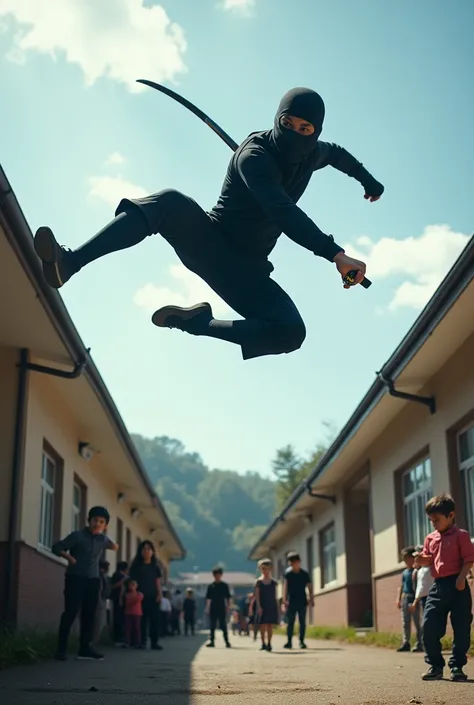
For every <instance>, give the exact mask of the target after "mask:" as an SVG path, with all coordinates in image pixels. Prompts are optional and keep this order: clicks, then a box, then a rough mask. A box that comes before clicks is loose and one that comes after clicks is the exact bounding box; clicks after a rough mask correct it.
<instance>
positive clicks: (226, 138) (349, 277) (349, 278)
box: [137, 78, 372, 289]
mask: <svg viewBox="0 0 474 705" xmlns="http://www.w3.org/2000/svg"><path fill="white" fill-rule="evenodd" d="M137 83H143V85H145V86H149V87H150V88H154V89H155V90H156V91H159V92H160V93H164V94H165V95H167V96H169V97H170V98H173V100H175V101H176V102H177V103H180V105H183V106H184V107H185V108H187V109H188V110H190V111H191V112H192V113H193V115H196V117H198V118H199V119H200V120H202V121H203V123H204V124H205V125H207V126H208V127H210V128H211V130H212V131H213V132H215V133H216V135H218V136H219V137H220V138H221V140H222V141H223V142H225V143H226V145H227V146H228V147H230V148H231V150H232V151H233V152H235V151H236V150H237V148H238V146H239V145H238V144H237V142H234V140H233V139H232V137H230V135H228V134H227V132H224V130H223V129H222V127H219V125H218V124H217V123H216V122H214V120H211V118H210V117H209V115H206V113H205V112H204V111H203V110H201V109H200V108H198V107H197V106H196V105H194V103H191V101H190V100H187V99H186V98H183V96H181V95H179V93H176V92H175V91H172V90H171V89H170V88H166V86H162V85H161V83H155V81H148V80H147V79H146V78H139V79H137ZM356 276H357V270H355V269H354V270H352V271H350V272H347V274H346V275H345V276H344V277H343V278H342V281H343V283H344V284H346V285H349V286H354V284H355V278H356ZM360 284H361V286H363V287H364V289H368V288H369V286H370V285H371V284H372V282H371V281H370V279H367V277H364V279H363V280H362V281H361V283H360Z"/></svg>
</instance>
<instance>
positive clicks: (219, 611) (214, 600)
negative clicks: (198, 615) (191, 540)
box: [206, 568, 231, 649]
mask: <svg viewBox="0 0 474 705" xmlns="http://www.w3.org/2000/svg"><path fill="white" fill-rule="evenodd" d="M223 572H224V571H223V570H222V568H214V570H213V571H212V574H213V576H214V582H213V583H211V584H210V585H209V587H208V588H207V593H206V613H207V614H208V615H209V616H210V621H211V629H210V631H211V634H210V640H209V643H208V644H207V646H208V647H211V648H213V647H214V635H215V631H216V627H217V624H218V623H219V628H220V629H222V634H223V637H224V641H225V645H226V647H227V648H228V649H229V648H230V642H229V636H228V634H227V615H228V614H229V610H230V597H231V595H230V590H229V586H228V585H227V583H225V582H224V581H223V580H222V574H223Z"/></svg>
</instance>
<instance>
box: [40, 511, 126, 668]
mask: <svg viewBox="0 0 474 705" xmlns="http://www.w3.org/2000/svg"><path fill="white" fill-rule="evenodd" d="M87 520H88V524H89V525H88V526H86V527H85V528H84V529H82V530H81V531H73V532H72V534H69V536H66V538H65V539H62V540H61V541H58V542H57V543H55V544H54V545H53V548H52V551H53V553H54V554H55V555H56V556H60V557H61V558H65V559H66V560H67V562H68V564H69V565H68V567H67V570H66V578H65V586H64V612H63V614H62V616H61V623H60V625H59V635H58V648H57V651H56V659H57V660H58V661H65V660H66V658H67V657H66V652H67V643H68V640H69V632H70V631H71V627H72V625H73V624H74V622H75V620H76V617H77V615H78V614H79V612H80V613H81V630H80V646H79V653H78V655H77V657H78V658H79V659H93V660H95V661H101V660H102V659H103V658H104V656H103V655H102V654H101V653H99V651H97V649H96V648H95V647H94V646H92V645H91V640H92V633H93V629H94V617H95V613H96V609H97V603H98V600H99V592H100V574H99V563H100V561H101V559H102V554H103V552H104V550H105V549H110V550H111V551H117V550H118V546H117V544H116V543H114V542H113V541H112V539H110V538H109V537H108V536H107V535H106V534H105V533H104V531H105V530H106V529H107V526H108V524H109V521H110V515H109V512H108V511H107V509H105V507H92V509H91V510H90V511H89V515H88V518H87Z"/></svg>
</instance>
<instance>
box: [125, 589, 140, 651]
mask: <svg viewBox="0 0 474 705" xmlns="http://www.w3.org/2000/svg"><path fill="white" fill-rule="evenodd" d="M142 602H143V594H142V593H141V592H138V583H137V581H136V580H129V581H128V583H127V587H126V592H125V597H124V605H125V639H126V644H127V646H136V647H137V648H140V647H141V644H142V635H141V621H142V616H143V609H142Z"/></svg>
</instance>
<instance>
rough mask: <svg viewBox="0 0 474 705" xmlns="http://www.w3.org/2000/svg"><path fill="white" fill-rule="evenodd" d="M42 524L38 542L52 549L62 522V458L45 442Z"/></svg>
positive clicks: (42, 463)
mask: <svg viewBox="0 0 474 705" xmlns="http://www.w3.org/2000/svg"><path fill="white" fill-rule="evenodd" d="M40 490H41V491H40V526H39V536H38V544H39V545H40V546H41V548H46V549H48V550H51V548H52V546H53V543H54V542H55V541H57V540H58V538H59V531H60V522H61V492H62V460H61V458H60V457H59V456H58V455H57V454H56V453H55V452H54V450H53V449H52V448H51V446H49V444H47V443H46V442H45V443H44V446H43V455H42V460H41V485H40Z"/></svg>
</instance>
